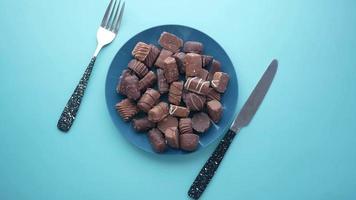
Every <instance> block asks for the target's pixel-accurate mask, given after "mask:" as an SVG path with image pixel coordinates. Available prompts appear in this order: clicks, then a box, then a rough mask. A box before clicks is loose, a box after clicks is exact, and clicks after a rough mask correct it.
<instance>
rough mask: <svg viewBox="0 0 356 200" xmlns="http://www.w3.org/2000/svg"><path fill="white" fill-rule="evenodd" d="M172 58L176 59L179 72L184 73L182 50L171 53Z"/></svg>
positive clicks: (183, 54)
mask: <svg viewBox="0 0 356 200" xmlns="http://www.w3.org/2000/svg"><path fill="white" fill-rule="evenodd" d="M173 58H175V59H176V62H177V66H178V70H179V73H181V74H184V73H185V67H184V58H185V53H183V52H178V53H175V54H173Z"/></svg>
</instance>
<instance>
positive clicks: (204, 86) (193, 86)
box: [184, 77, 210, 95]
mask: <svg viewBox="0 0 356 200" xmlns="http://www.w3.org/2000/svg"><path fill="white" fill-rule="evenodd" d="M209 85H210V82H209V81H204V80H203V79H201V78H198V77H189V78H188V79H187V81H186V82H185V84H184V88H185V89H186V90H188V91H191V92H195V93H197V94H202V95H206V94H208V92H209Z"/></svg>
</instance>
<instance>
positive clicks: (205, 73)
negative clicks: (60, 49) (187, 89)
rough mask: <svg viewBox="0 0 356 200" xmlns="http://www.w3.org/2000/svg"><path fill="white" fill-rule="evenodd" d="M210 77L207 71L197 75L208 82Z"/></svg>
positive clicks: (203, 70) (204, 70) (201, 71)
mask: <svg viewBox="0 0 356 200" xmlns="http://www.w3.org/2000/svg"><path fill="white" fill-rule="evenodd" d="M208 76H209V71H208V70H206V69H202V70H200V73H199V74H198V75H197V77H199V78H201V79H203V80H204V81H206V80H208Z"/></svg>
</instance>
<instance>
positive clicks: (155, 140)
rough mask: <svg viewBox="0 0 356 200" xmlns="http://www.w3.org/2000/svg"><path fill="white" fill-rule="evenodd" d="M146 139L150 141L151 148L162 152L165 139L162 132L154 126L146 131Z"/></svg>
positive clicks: (164, 147) (164, 148)
mask: <svg viewBox="0 0 356 200" xmlns="http://www.w3.org/2000/svg"><path fill="white" fill-rule="evenodd" d="M147 135H148V139H149V141H150V143H151V146H152V148H153V149H154V150H155V151H156V152H157V153H162V152H164V150H166V140H165V139H164V137H163V134H162V133H161V131H159V130H158V129H156V128H154V129H151V130H150V131H148V133H147Z"/></svg>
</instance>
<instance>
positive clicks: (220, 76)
mask: <svg viewBox="0 0 356 200" xmlns="http://www.w3.org/2000/svg"><path fill="white" fill-rule="evenodd" d="M228 83H229V75H228V74H227V73H224V72H215V74H214V76H213V80H211V86H212V87H213V88H214V89H215V90H216V91H218V92H220V93H224V92H225V90H226V88H227V84H228Z"/></svg>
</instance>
